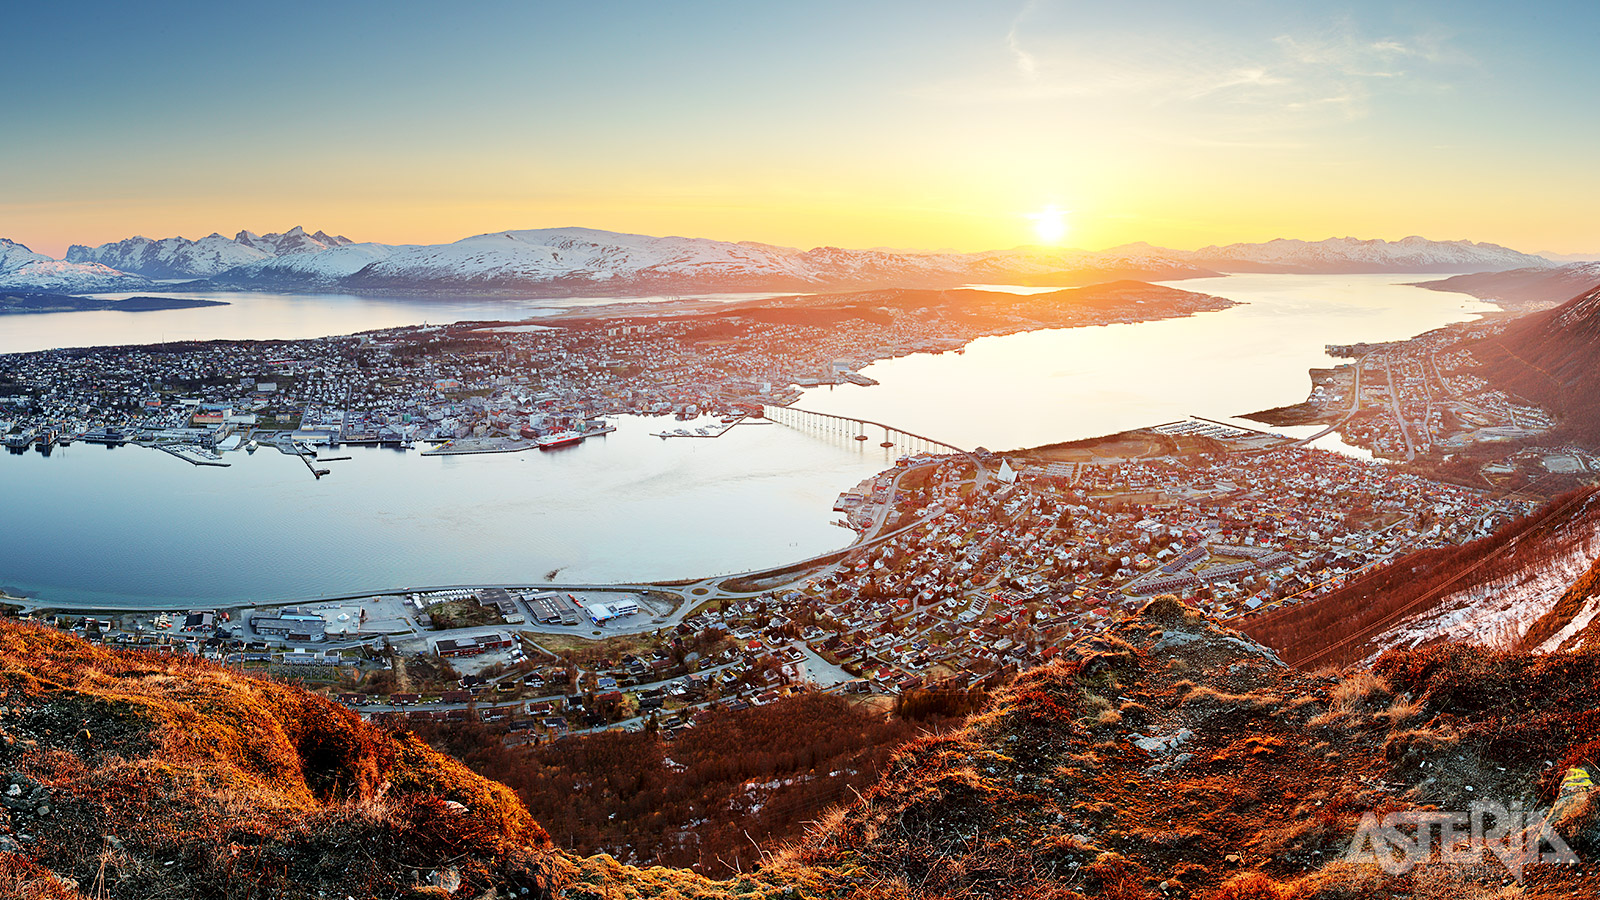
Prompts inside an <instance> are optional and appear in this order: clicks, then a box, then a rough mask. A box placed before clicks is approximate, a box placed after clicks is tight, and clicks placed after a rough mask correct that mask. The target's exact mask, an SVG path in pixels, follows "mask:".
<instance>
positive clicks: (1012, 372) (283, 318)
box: [0, 275, 1494, 606]
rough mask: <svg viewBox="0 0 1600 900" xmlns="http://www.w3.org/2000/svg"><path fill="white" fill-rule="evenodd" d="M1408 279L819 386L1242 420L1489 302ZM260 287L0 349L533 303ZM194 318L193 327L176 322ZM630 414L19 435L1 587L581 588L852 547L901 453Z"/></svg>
mask: <svg viewBox="0 0 1600 900" xmlns="http://www.w3.org/2000/svg"><path fill="white" fill-rule="evenodd" d="M1402 280H1406V278H1405V277H1404V276H1402V277H1398V278H1397V277H1394V276H1337V277H1322V276H1279V275H1245V276H1234V277H1230V278H1217V279H1206V280H1199V281H1184V282H1176V283H1174V286H1177V287H1182V288H1184V289H1187V290H1195V291H1203V292H1207V293H1214V294H1219V295H1222V296H1226V297H1230V298H1232V299H1235V300H1239V301H1241V302H1243V303H1244V304H1246V305H1242V306H1237V307H1234V308H1232V309H1228V310H1222V311H1218V312H1210V313H1202V314H1201V315H1198V316H1193V317H1190V318H1187V319H1173V320H1169V321H1163V322H1150V323H1144V324H1139V325H1112V326H1104V327H1097V328H1078V329H1064V330H1050V331H1040V332H1034V333H1030V334H1023V335H1013V336H1010V337H1001V338H984V339H981V340H978V341H975V342H973V343H972V344H971V345H969V346H968V347H967V348H966V350H965V352H964V353H960V354H957V353H944V354H939V355H931V354H919V355H915V356H909V357H903V358H901V359H896V360H886V361H884V362H880V363H877V364H875V365H873V366H871V367H869V368H868V369H867V370H866V374H868V375H871V376H872V377H873V378H876V379H878V380H879V381H881V382H882V384H881V385H879V386H877V387H872V388H858V387H853V386H848V387H839V388H832V389H818V390H813V391H810V392H808V393H807V395H806V396H805V398H804V399H803V400H802V401H801V403H800V404H799V405H800V406H802V407H805V408H809V409H816V410H819V411H826V412H836V413H841V414H846V415H859V416H862V417H864V418H870V419H876V420H879V421H884V422H888V423H891V424H893V425H897V426H899V427H902V428H906V429H908V430H911V431H915V432H920V433H924V434H928V435H930V436H932V437H936V438H940V439H943V440H947V441H950V442H952V443H955V444H957V445H960V446H965V447H975V446H979V445H982V446H987V447H990V448H992V449H1009V448H1016V447H1025V446H1033V445H1038V444H1044V443H1050V442H1055V441H1065V440H1074V439H1077V438H1083V437H1092V436H1096V435H1101V434H1107V433H1110V432H1115V431H1120V430H1124V429H1127V428H1135V427H1140V426H1145V425H1152V424H1157V423H1160V422H1165V421H1171V420H1174V419H1180V418H1183V417H1185V416H1188V415H1200V416H1205V417H1208V418H1214V419H1226V418H1228V417H1230V416H1236V415H1240V414H1246V413H1250V412H1254V411H1257V410H1261V409H1266V408H1270V407H1275V406H1282V405H1286V404H1291V403H1297V402H1299V401H1301V400H1303V399H1304V398H1305V395H1306V392H1307V391H1308V389H1309V386H1310V382H1309V379H1308V377H1307V374H1306V371H1307V369H1309V368H1311V367H1319V366H1327V365H1332V364H1333V363H1334V361H1333V360H1330V359H1329V358H1328V357H1327V356H1326V354H1325V353H1324V352H1323V347H1324V345H1325V344H1329V343H1351V342H1356V341H1381V340H1395V339H1401V338H1406V337H1410V336H1412V335H1415V334H1418V333H1420V332H1423V331H1426V330H1428V329H1431V328H1436V327H1439V326H1441V325H1444V324H1446V323H1449V322H1457V321H1463V320H1466V319H1469V318H1472V317H1473V316H1474V315H1476V314H1477V313H1479V312H1482V311H1486V310H1490V309H1493V308H1494V307H1492V306H1490V305H1488V304H1484V303H1481V302H1479V301H1476V300H1472V299H1470V298H1466V297H1464V296H1462V295H1459V294H1446V293H1438V292H1433V291H1424V290H1418V289H1416V288H1410V287H1404V286H1399V285H1397V284H1396V282H1398V281H1402ZM247 296H249V295H229V296H228V297H227V298H226V299H230V300H233V301H235V305H234V306H232V307H224V308H215V309H202V310H180V311H171V312H160V313H142V314H128V313H71V314H60V315H51V316H8V317H5V319H4V320H3V321H0V348H3V346H4V345H9V347H10V349H13V350H15V349H39V348H41V347H52V346H79V345H85V344H94V343H127V342H137V341H156V340H162V339H165V340H173V339H174V338H176V337H188V338H213V337H233V338H245V337H297V336H300V337H304V336H314V335H324V334H336V333H349V332H354V331H360V330H366V329H370V328H379V327H386V326H391V325H397V324H405V323H416V322H421V321H424V320H426V321H429V322H444V321H458V320H462V319H481V318H512V317H514V315H515V314H514V313H512V312H511V311H510V310H508V309H507V307H506V305H504V302H503V301H471V302H468V303H462V304H455V303H450V302H447V301H421V300H375V299H371V298H357V297H338V296H334V297H328V296H324V297H317V296H311V295H257V298H256V299H253V300H251V302H248V303H247V302H245V300H246V297H247ZM630 299H637V298H630ZM573 302H585V303H587V302H593V301H590V300H587V299H585V300H581V301H573ZM526 303H527V304H528V306H527V309H528V310H534V309H535V308H536V307H535V305H536V304H537V306H538V307H548V306H549V305H550V303H551V301H548V300H540V301H526ZM147 317H166V318H165V319H162V318H147ZM452 317H453V318H452ZM179 320H182V321H183V322H184V324H183V328H185V329H190V330H187V331H183V332H182V333H173V332H172V331H168V330H167V329H168V328H169V327H170V328H173V329H176V328H177V326H175V325H171V324H170V323H172V322H176V321H179ZM208 323H209V324H208ZM156 331H159V332H160V333H155V332H156ZM618 424H619V426H620V430H619V431H617V432H616V433H615V434H612V435H609V436H607V437H605V438H600V439H595V440H591V441H589V442H586V443H584V444H582V445H580V446H578V447H574V448H570V449H566V450H561V451H556V452H548V453H540V452H537V451H530V452H525V453H515V454H494V455H483V456H457V457H422V456H420V455H419V454H417V453H416V452H411V453H400V452H397V451H393V450H350V451H348V455H350V456H352V457H353V459H351V460H350V461H348V462H334V463H329V464H328V467H329V468H331V469H332V470H333V474H332V475H331V476H329V477H327V478H324V479H322V480H321V481H313V480H312V479H311V477H310V476H309V474H308V473H307V472H306V470H305V467H304V466H303V465H302V464H301V463H300V462H298V461H297V460H295V459H293V458H291V457H284V456H280V455H279V454H277V452H276V451H273V450H262V451H260V452H258V453H256V454H255V455H254V456H247V455H245V454H242V453H234V454H229V455H228V457H227V458H228V459H229V460H231V461H232V462H233V463H234V465H233V466H232V467H230V468H226V469H215V468H196V467H192V466H189V465H188V464H186V463H183V462H181V461H179V460H176V459H174V458H172V457H170V456H167V455H166V454H163V453H160V452H157V451H153V450H146V449H142V448H137V447H123V448H119V449H116V450H106V449H104V448H101V447H98V446H93V445H82V444H79V445H74V446H72V447H69V448H58V449H57V450H56V452H55V454H54V455H53V456H52V457H50V458H48V459H46V458H43V457H40V456H39V455H38V454H37V453H35V452H32V451H30V452H29V453H28V454H26V455H24V456H12V455H9V454H0V509H3V510H4V512H5V514H6V522H7V527H6V530H5V533H4V537H3V539H0V586H10V587H14V588H20V589H23V590H28V591H35V592H38V593H39V594H40V595H41V596H43V597H45V598H47V599H50V600H53V601H56V602H62V603H79V604H94V605H105V606H126V605H161V604H165V605H171V606H185V605H190V604H192V603H199V602H238V601H242V600H265V599H299V598H309V597H315V596H326V595H333V594H339V593H354V592H360V591H367V590H383V589H389V588H399V587H413V586H428V585H446V584H465V583H507V582H524V581H537V580H542V579H544V577H545V575H546V573H548V572H549V571H550V570H552V569H555V570H559V574H558V576H557V577H558V578H559V579H561V580H570V581H574V582H586V581H613V580H615V581H635V580H645V579H654V578H677V577H698V576H704V575H710V574H716V573H722V572H731V571H740V570H744V569H751V568H757V567H762V566H768V565H775V564H780V563H783V562H787V561H790V560H793V559H798V558H802V557H805V556H808V555H811V554H814V553H819V552H823V551H825V550H829V549H833V548H836V547H840V546H843V545H844V544H845V543H847V542H848V541H849V539H850V538H851V534H850V532H847V531H845V530H844V529H842V528H839V527H837V526H834V525H832V524H830V522H831V521H832V520H833V519H834V518H836V516H835V515H834V514H833V513H831V512H830V508H831V506H832V503H833V499H834V497H835V496H836V495H837V494H838V493H839V492H840V491H843V490H846V489H848V488H850V487H851V486H853V485H854V484H855V483H856V482H858V481H859V480H861V479H862V478H865V477H867V476H869V475H871V474H872V473H874V472H877V471H879V470H881V469H883V468H885V467H887V466H888V465H889V464H890V462H891V458H890V456H889V455H888V451H884V450H883V449H881V448H879V447H878V446H877V445H876V442H856V441H849V440H845V441H840V440H839V439H838V438H832V439H830V438H826V437H818V436H815V435H810V434H805V433H801V432H796V431H793V430H790V429H788V428H785V427H783V426H778V425H770V424H769V425H752V426H740V427H738V428H735V429H734V430H733V432H731V433H730V434H729V435H728V436H726V437H723V438H719V439H716V440H699V439H677V438H675V439H671V440H667V441H662V440H660V439H657V438H654V437H651V436H650V435H649V432H650V431H656V430H660V429H661V428H662V427H663V426H665V427H668V428H671V427H678V425H679V423H676V422H672V421H671V420H669V419H659V418H658V419H627V418H625V419H622V420H621V421H620V422H619V423H618ZM1330 440H1331V441H1333V442H1334V443H1333V444H1331V446H1333V447H1335V448H1337V443H1336V442H1337V438H1336V437H1332V438H1330ZM864 444H870V446H864ZM339 455H346V453H345V452H344V451H341V452H340V454H339Z"/></svg>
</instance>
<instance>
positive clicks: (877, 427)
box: [766, 406, 967, 453]
mask: <svg viewBox="0 0 1600 900" xmlns="http://www.w3.org/2000/svg"><path fill="white" fill-rule="evenodd" d="M766 416H767V418H768V419H771V420H772V421H774V422H777V423H778V424H780V425H787V426H789V427H790V428H795V429H798V430H801V431H810V432H813V433H817V434H830V435H841V436H844V437H848V438H853V439H855V440H858V441H861V443H863V444H869V443H877V444H878V446H880V447H885V448H888V447H897V448H899V449H900V450H901V451H904V452H906V453H966V452H967V451H966V450H964V449H962V448H960V447H957V446H956V445H955V444H948V443H945V442H944V441H941V440H939V439H937V438H931V437H928V436H926V435H921V434H917V433H915V432H911V431H906V430H905V429H903V428H896V427H894V426H893V425H885V424H884V423H882V422H874V421H872V420H871V419H862V418H857V417H853V416H836V415H834V414H832V413H820V412H812V411H811V410H808V409H799V408H798V407H794V406H769V407H767V409H766Z"/></svg>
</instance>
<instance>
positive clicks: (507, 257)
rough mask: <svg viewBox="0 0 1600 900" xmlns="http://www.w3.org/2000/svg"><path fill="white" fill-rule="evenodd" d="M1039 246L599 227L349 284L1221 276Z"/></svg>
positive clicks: (562, 285) (533, 236)
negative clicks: (868, 242)
mask: <svg viewBox="0 0 1600 900" xmlns="http://www.w3.org/2000/svg"><path fill="white" fill-rule="evenodd" d="M1101 262H1102V260H1101V257H1100V255H1098V254H1084V253H1081V252H1077V251H1066V252H1046V251H1037V250H1029V249H1019V250H1009V251H991V252H987V253H971V254H963V253H906V252H897V251H888V250H846V249H841V248H837V247H819V248H815V249H812V250H804V251H802V250H797V249H794V248H790V247H778V246H774V245H771V244H760V243H754V242H739V243H731V242H726V241H713V240H706V239H700V238H683V237H651V236H648V235H637V234H619V233H616V232H609V231H598V230H595V229H588V228H549V229H536V230H528V231H502V232H496V233H493V234H482V235H476V236H474V237H470V238H466V239H464V240H460V241H457V242H455V243H453V244H439V245H432V246H421V247H404V248H396V249H395V251H394V252H393V253H392V254H390V255H389V256H388V257H386V258H384V259H383V260H381V261H378V262H375V263H373V265H371V266H369V267H367V268H365V269H363V270H362V271H361V272H359V273H356V274H355V275H353V276H351V277H350V278H348V279H346V282H345V283H346V286H348V287H352V288H357V289H360V288H372V289H376V288H404V287H408V286H440V287H448V286H458V287H465V288H472V289H496V288H515V289H534V290H537V289H540V288H541V287H548V288H551V289H560V290H576V291H584V290H591V291H592V290H599V289H604V290H700V291H718V290H722V291H731V290H819V289H845V288H864V287H866V288H870V287H880V286H899V287H953V286H957V285H960V284H965V283H970V282H975V281H976V282H985V281H987V282H994V281H1016V280H1024V279H1026V280H1039V279H1047V282H1046V283H1053V282H1052V281H1051V280H1050V279H1053V280H1054V282H1060V283H1067V284H1077V283H1082V282H1083V281H1084V280H1085V279H1084V278H1083V277H1076V278H1072V277H1066V276H1067V275H1068V273H1069V270H1070V271H1071V272H1076V273H1079V274H1080V275H1082V274H1084V273H1088V274H1094V273H1097V272H1098V273H1100V274H1101V276H1102V277H1101V278H1100V279H1099V280H1108V279H1112V278H1125V277H1144V278H1152V277H1156V278H1187V277H1196V276H1203V275H1210V274H1214V273H1212V272H1210V271H1207V270H1204V269H1201V268H1198V267H1196V266H1193V265H1190V264H1188V263H1183V262H1178V261H1174V260H1170V259H1159V258H1141V259H1139V260H1137V262H1138V263H1147V265H1136V267H1135V268H1133V269H1129V268H1128V266H1129V265H1130V264H1134V263H1135V262H1136V261H1135V260H1134V258H1133V257H1131V256H1128V255H1125V254H1113V255H1111V256H1107V257H1105V258H1104V260H1103V263H1104V265H1103V267H1102V265H1101Z"/></svg>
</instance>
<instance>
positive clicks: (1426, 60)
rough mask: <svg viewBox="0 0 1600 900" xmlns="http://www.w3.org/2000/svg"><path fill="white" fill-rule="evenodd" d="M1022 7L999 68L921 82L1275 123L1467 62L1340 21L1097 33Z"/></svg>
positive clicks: (1302, 121) (1359, 104)
mask: <svg viewBox="0 0 1600 900" xmlns="http://www.w3.org/2000/svg"><path fill="white" fill-rule="evenodd" d="M1046 12H1048V7H1047V6H1046V5H1045V4H1043V3H1042V2H1041V0H1032V2H1029V3H1028V4H1027V5H1025V6H1024V7H1023V8H1022V9H1021V10H1020V11H1019V12H1018V13H1017V15H1016V16H1015V17H1013V18H1012V20H1011V21H1010V23H1009V27H1008V29H1007V31H1006V34H1005V37H1004V48H1005V51H1006V53H1007V60H1006V62H1007V64H1006V65H1005V66H1004V67H1003V68H1000V69H992V70H990V71H988V72H979V73H972V74H970V75H969V76H968V77H965V78H960V79H956V80H949V81H945V82H942V83H940V84H937V85H931V86H928V87H926V88H925V89H924V90H923V91H922V92H921V93H924V94H925V95H929V96H936V97H938V98H939V99H943V100H948V101H953V102H981V103H1023V104H1027V103H1051V102H1067V103H1070V104H1074V105H1075V106H1078V107H1082V106H1084V105H1085V104H1101V105H1105V106H1109V107H1115V108H1118V109H1120V110H1122V111H1124V112H1127V111H1129V110H1138V109H1141V108H1143V109H1148V110H1151V111H1154V112H1159V113H1160V114H1161V115H1163V116H1167V117H1172V116H1181V115H1184V114H1193V115H1194V116H1195V117H1197V118H1205V117H1211V118H1212V119H1213V120H1215V118H1216V117H1219V116H1221V117H1226V118H1228V120H1229V125H1230V126H1231V127H1239V126H1241V125H1243V126H1245V127H1259V128H1262V129H1263V130H1266V129H1269V128H1270V129H1272V130H1278V131H1281V130H1283V129H1285V128H1301V127H1306V126H1310V125H1318V124H1327V123H1331V122H1338V121H1350V120H1355V119H1360V118H1363V117H1365V116H1367V115H1369V113H1370V110H1371V107H1372V104H1373V101H1374V99H1375V98H1376V97H1378V96H1380V95H1382V94H1384V93H1387V92H1402V91H1416V90H1432V91H1438V90H1441V89H1448V87H1449V83H1448V81H1447V80H1446V79H1445V78H1444V76H1445V75H1446V74H1448V67H1450V66H1453V65H1461V64H1471V60H1470V59H1469V58H1467V57H1466V56H1465V55H1464V54H1462V53H1460V52H1459V51H1456V50H1454V49H1453V48H1452V47H1451V46H1450V45H1449V43H1448V41H1447V40H1446V39H1445V38H1443V37H1442V36H1440V35H1437V34H1429V33H1417V34H1401V35H1395V34H1377V35H1374V34H1369V33H1367V32H1366V31H1364V30H1363V29H1362V28H1360V27H1358V26H1357V25H1356V24H1354V23H1353V22H1351V21H1348V20H1335V21H1334V22H1332V23H1330V24H1328V25H1326V26H1324V27H1322V28H1320V29H1310V28H1308V29H1305V30H1303V31H1299V32H1296V33H1284V34H1276V35H1257V36H1256V37H1253V38H1241V37H1239V36H1237V35H1236V34H1234V33H1232V32H1230V31H1228V30H1226V29H1221V28H1217V29H1212V30H1211V31H1209V32H1201V33H1195V32H1194V31H1193V30H1190V31H1186V32H1185V33H1182V34H1169V35H1160V34H1152V33H1150V32H1148V31H1143V30H1141V31H1140V32H1138V33H1132V32H1122V33H1115V32H1112V33H1108V32H1106V31H1104V30H1098V31H1096V30H1092V29H1088V28H1085V27H1080V26H1078V25H1077V23H1076V22H1074V21H1073V20H1072V19H1069V18H1066V17H1056V18H1055V19H1054V20H1052V17H1051V16H1049V15H1045V14H1044V13H1046Z"/></svg>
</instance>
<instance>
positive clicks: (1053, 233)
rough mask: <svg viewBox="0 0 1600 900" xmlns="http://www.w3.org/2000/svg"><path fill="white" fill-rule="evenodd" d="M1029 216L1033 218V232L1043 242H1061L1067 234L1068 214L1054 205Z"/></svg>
mask: <svg viewBox="0 0 1600 900" xmlns="http://www.w3.org/2000/svg"><path fill="white" fill-rule="evenodd" d="M1028 218H1030V219H1032V220H1033V233H1034V234H1035V235H1037V236H1038V238H1039V243H1041V244H1059V243H1061V239H1062V238H1065V237H1066V236H1067V214H1066V213H1065V212H1062V211H1061V210H1059V209H1057V208H1055V207H1054V206H1046V207H1045V208H1044V209H1043V210H1040V211H1039V212H1036V213H1034V214H1033V215H1031V216H1029V217H1028Z"/></svg>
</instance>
